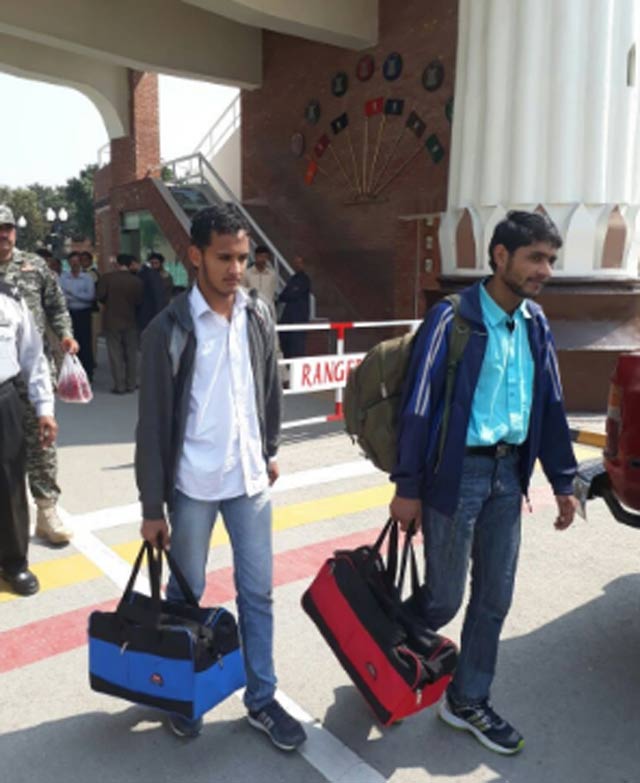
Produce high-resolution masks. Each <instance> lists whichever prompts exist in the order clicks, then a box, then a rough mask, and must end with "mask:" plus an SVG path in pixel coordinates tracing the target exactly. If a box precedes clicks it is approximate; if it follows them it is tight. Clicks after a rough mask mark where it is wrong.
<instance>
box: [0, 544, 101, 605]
mask: <svg viewBox="0 0 640 783" xmlns="http://www.w3.org/2000/svg"><path fill="white" fill-rule="evenodd" d="M30 569H31V570H32V571H33V573H34V574H35V575H36V576H37V577H38V580H39V582H40V592H46V591H47V590H54V589H55V588H57V587H68V586H69V585H74V584H78V583H79V582H88V581H90V580H91V579H98V577H101V576H104V574H103V573H102V571H101V570H100V569H99V568H98V567H97V566H95V565H94V564H93V563H92V562H91V561H90V560H89V559H87V558H86V557H85V556H84V555H79V554H78V555H68V556H67V557H61V558H58V559H56V560H47V561H45V562H44V563H34V564H33V565H31V566H30ZM17 597H18V596H16V595H14V594H13V593H4V592H0V603H4V602H6V601H13V600H15V599H16V598H17Z"/></svg>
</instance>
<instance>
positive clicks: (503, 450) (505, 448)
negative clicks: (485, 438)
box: [496, 443, 511, 459]
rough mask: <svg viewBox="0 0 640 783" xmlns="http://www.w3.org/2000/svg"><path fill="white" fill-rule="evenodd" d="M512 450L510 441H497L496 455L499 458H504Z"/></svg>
mask: <svg viewBox="0 0 640 783" xmlns="http://www.w3.org/2000/svg"><path fill="white" fill-rule="evenodd" d="M510 451H511V444H510V443H496V457H497V458H498V459H502V457H506V456H507V454H509V452H510Z"/></svg>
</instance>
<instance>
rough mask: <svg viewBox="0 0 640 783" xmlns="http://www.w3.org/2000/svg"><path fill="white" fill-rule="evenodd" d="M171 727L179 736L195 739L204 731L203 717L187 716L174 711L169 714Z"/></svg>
mask: <svg viewBox="0 0 640 783" xmlns="http://www.w3.org/2000/svg"><path fill="white" fill-rule="evenodd" d="M169 727H170V728H171V731H172V732H173V733H174V734H175V735H176V736H178V737H183V738H184V739H194V737H197V736H198V735H199V734H200V732H201V731H202V718H195V719H192V718H185V716H184V715H179V714H178V713H177V712H172V713H170V714H169Z"/></svg>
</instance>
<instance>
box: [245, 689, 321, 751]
mask: <svg viewBox="0 0 640 783" xmlns="http://www.w3.org/2000/svg"><path fill="white" fill-rule="evenodd" d="M247 720H248V721H249V723H250V724H251V725H252V726H253V728H254V729H259V730H260V731H264V733H265V734H268V735H269V739H270V740H271V742H273V744H274V745H275V746H276V748H280V750H295V749H296V748H298V747H300V745H302V743H303V742H304V741H305V740H306V739H307V735H306V733H305V730H304V729H303V728H302V724H301V723H299V722H298V721H297V720H296V719H295V718H293V717H291V715H289V713H288V712H287V711H286V710H285V709H284V707H282V706H281V705H280V704H278V702H277V701H276V700H275V699H274V700H273V701H270V702H269V704H266V705H265V706H264V707H263V708H262V709H261V710H255V711H253V710H249V714H248V715H247Z"/></svg>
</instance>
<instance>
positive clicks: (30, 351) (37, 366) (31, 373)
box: [0, 291, 53, 416]
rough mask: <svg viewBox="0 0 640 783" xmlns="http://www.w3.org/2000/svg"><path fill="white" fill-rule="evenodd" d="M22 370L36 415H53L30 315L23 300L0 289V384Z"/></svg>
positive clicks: (45, 367)
mask: <svg viewBox="0 0 640 783" xmlns="http://www.w3.org/2000/svg"><path fill="white" fill-rule="evenodd" d="M19 373H22V377H23V378H24V381H25V383H26V384H27V390H28V393H29V399H30V400H31V402H32V403H33V406H34V407H35V409H36V415H37V416H53V389H52V387H51V375H50V374H49V365H48V363H47V360H46V358H45V355H44V353H43V351H42V340H41V339H40V335H39V334H38V330H37V329H36V325H35V322H34V320H33V316H32V315H31V313H30V312H29V309H28V307H27V305H26V304H25V303H24V300H23V299H19V300H18V299H14V298H13V297H12V296H9V295H7V294H5V293H2V292H1V291H0V383H4V382H5V381H8V380H9V378H15V376H16V375H18V374H19Z"/></svg>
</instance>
